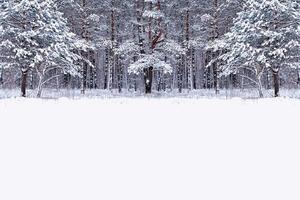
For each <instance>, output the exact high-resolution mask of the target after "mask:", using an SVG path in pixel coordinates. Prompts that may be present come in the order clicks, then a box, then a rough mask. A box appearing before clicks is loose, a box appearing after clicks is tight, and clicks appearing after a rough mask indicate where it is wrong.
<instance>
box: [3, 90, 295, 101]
mask: <svg viewBox="0 0 300 200" xmlns="http://www.w3.org/2000/svg"><path fill="white" fill-rule="evenodd" d="M263 93H264V97H265V98H270V97H273V95H274V91H273V90H264V91H263ZM36 94H37V91H36V90H27V96H28V97H31V98H35V97H36ZM19 96H20V89H1V88H0V99H5V98H15V97H19ZM280 96H281V97H289V98H298V99H300V89H281V90H280ZM61 97H67V98H76V99H78V98H102V99H103V98H104V99H105V98H120V97H126V98H144V97H146V98H205V99H206V98H219V99H231V98H235V97H240V98H243V99H253V98H258V97H259V95H258V91H257V90H256V89H231V90H226V89H223V90H220V94H219V95H216V94H215V91H214V90H213V89H211V90H206V89H201V90H193V91H188V90H186V91H183V92H182V93H179V92H178V91H172V92H153V94H151V95H147V96H145V94H144V93H143V92H132V91H126V92H124V91H123V92H122V93H119V92H118V90H113V91H108V90H96V89H93V90H90V89H87V90H86V92H85V94H84V95H83V94H81V91H80V90H79V89H69V90H67V89H59V90H58V89H44V90H43V93H42V98H46V99H58V98H61Z"/></svg>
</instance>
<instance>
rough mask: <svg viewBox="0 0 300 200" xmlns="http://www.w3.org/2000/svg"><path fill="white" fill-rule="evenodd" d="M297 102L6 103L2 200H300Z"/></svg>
mask: <svg viewBox="0 0 300 200" xmlns="http://www.w3.org/2000/svg"><path fill="white" fill-rule="evenodd" d="M299 113H300V100H293V99H288V98H278V99H260V100H241V99H237V98H233V99H230V100H221V99H214V98H211V99H191V98H164V99H163V98H142V97H140V98H111V99H104V98H101V99H100V98H98V99H93V98H80V99H67V98H60V99H58V100H45V99H21V98H14V99H2V100H0V199H1V200H77V199H78V200H200V199H201V200H227V199H228V200H277V199H278V200H299V199H300V190H299V188H300V128H299Z"/></svg>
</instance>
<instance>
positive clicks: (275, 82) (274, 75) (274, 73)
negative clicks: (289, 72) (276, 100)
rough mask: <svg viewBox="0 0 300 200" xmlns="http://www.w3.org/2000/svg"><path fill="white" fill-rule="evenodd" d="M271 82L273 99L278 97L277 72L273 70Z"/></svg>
mask: <svg viewBox="0 0 300 200" xmlns="http://www.w3.org/2000/svg"><path fill="white" fill-rule="evenodd" d="M273 81H274V93H275V97H278V96H279V73H278V71H277V70H273Z"/></svg>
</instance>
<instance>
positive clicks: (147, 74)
mask: <svg viewBox="0 0 300 200" xmlns="http://www.w3.org/2000/svg"><path fill="white" fill-rule="evenodd" d="M152 79H153V67H149V68H146V69H144V81H145V93H146V94H151V93H152Z"/></svg>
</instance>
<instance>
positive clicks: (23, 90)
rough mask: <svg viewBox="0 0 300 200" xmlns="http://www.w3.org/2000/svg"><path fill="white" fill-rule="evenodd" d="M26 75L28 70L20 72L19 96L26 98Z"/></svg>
mask: <svg viewBox="0 0 300 200" xmlns="http://www.w3.org/2000/svg"><path fill="white" fill-rule="evenodd" d="M27 75H28V70H22V75H21V95H22V97H26V86H27Z"/></svg>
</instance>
